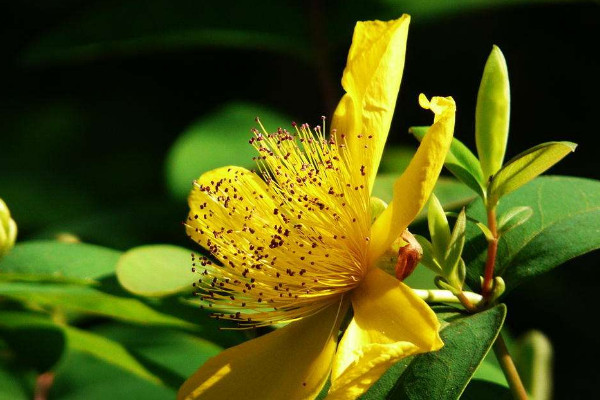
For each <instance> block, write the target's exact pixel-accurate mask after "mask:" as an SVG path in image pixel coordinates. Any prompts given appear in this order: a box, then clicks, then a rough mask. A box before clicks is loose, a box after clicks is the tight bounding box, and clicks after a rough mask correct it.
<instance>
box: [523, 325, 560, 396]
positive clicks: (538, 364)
mask: <svg viewBox="0 0 600 400" xmlns="http://www.w3.org/2000/svg"><path fill="white" fill-rule="evenodd" d="M516 347H517V349H516V350H517V351H516V352H515V354H514V359H515V364H516V365H517V369H518V371H519V375H520V376H521V379H522V380H523V385H524V386H525V389H527V392H528V393H529V394H530V395H531V399H532V400H550V399H551V398H552V363H553V351H552V343H550V340H549V339H548V338H547V337H546V335H544V334H543V333H542V332H540V331H529V332H527V333H526V334H525V335H523V336H522V337H520V338H519V339H518V341H517V346H516Z"/></svg>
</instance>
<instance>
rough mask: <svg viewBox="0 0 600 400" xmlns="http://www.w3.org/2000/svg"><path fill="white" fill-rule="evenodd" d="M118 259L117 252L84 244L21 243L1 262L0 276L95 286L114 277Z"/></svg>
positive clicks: (50, 241)
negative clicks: (15, 276)
mask: <svg viewBox="0 0 600 400" xmlns="http://www.w3.org/2000/svg"><path fill="white" fill-rule="evenodd" d="M119 255H120V252H118V251H115V250H111V249H108V248H105V247H100V246H95V245H91V244H86V243H62V242H58V241H56V240H43V241H42V240H40V241H31V242H22V243H18V244H17V245H16V246H15V247H14V248H13V250H12V251H11V252H10V253H9V254H8V255H7V256H6V257H4V258H3V259H2V261H0V274H3V273H6V274H11V273H12V274H28V275H32V276H35V275H39V276H40V278H42V277H44V276H48V277H49V278H52V277H53V278H55V280H57V281H58V280H60V278H65V281H68V280H69V278H74V279H78V280H82V281H89V282H94V281H95V280H98V279H101V278H103V277H106V276H108V275H111V274H113V273H114V271H115V266H116V264H117V260H118V259H119ZM40 280H41V279H40Z"/></svg>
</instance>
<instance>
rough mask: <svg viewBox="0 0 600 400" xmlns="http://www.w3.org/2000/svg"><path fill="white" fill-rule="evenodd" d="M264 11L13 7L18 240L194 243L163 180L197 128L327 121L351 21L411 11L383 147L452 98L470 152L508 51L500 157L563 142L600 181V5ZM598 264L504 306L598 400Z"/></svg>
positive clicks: (2, 134)
mask: <svg viewBox="0 0 600 400" xmlns="http://www.w3.org/2000/svg"><path fill="white" fill-rule="evenodd" d="M255 3H256V2H248V1H240V2H237V3H236V2H220V3H214V4H212V2H211V4H209V3H208V2H205V3H204V2H189V3H188V2H181V1H179V2H167V1H158V0H150V1H146V2H143V1H129V2H106V1H79V0H69V1H43V2H37V1H30V0H28V1H22V2H13V3H10V4H4V5H3V7H2V8H3V12H2V13H1V14H2V16H0V32H1V34H0V44H1V46H2V47H1V50H0V51H1V52H2V66H3V68H2V69H3V72H2V73H1V74H0V197H2V198H3V199H4V200H5V201H6V202H7V203H8V205H9V207H10V208H11V210H12V212H13V214H14V219H15V220H16V221H17V223H18V225H19V229H20V235H19V240H27V239H32V238H41V237H50V236H52V235H54V234H56V233H57V232H71V233H74V234H77V235H79V236H80V237H81V238H82V240H84V241H89V242H92V243H98V244H102V245H106V246H110V247H115V248H120V249H126V248H129V247H132V246H135V245H138V244H142V243H159V242H162V243H164V242H166V243H176V244H182V245H188V246H189V245H190V244H189V243H188V242H187V240H186V238H185V235H184V233H183V230H182V228H181V225H180V221H181V220H182V219H183V218H184V216H185V214H186V206H185V203H184V201H182V199H181V198H178V197H177V196H174V195H172V194H170V193H169V190H168V186H167V185H166V183H165V172H164V171H165V157H166V155H167V153H168V151H169V149H170V146H171V145H172V144H173V143H174V142H175V140H176V139H177V137H178V136H179V135H180V134H181V133H182V132H184V130H185V129H186V127H188V126H189V125H190V124H191V123H192V122H194V121H195V120H197V119H198V118H202V117H203V116H207V115H210V114H211V113H212V112H213V111H214V110H215V109H217V108H218V107H219V106H220V105H222V104H225V103H227V102H229V101H234V100H235V101H246V102H253V103H258V104H262V105H263V106H266V107H268V108H272V109H274V110H276V111H279V112H281V113H283V114H285V115H289V116H290V117H291V118H293V119H294V120H298V121H307V122H310V123H318V122H319V120H320V116H321V115H327V116H330V115H331V112H332V108H333V106H334V105H335V103H336V102H337V100H338V99H339V98H340V97H341V95H342V91H341V86H340V84H339V79H340V78H341V72H342V70H343V67H344V65H345V57H346V54H347V50H348V47H349V45H350V40H351V33H352V29H353V25H354V22H355V21H356V20H365V19H373V18H377V19H391V18H395V17H398V16H399V15H401V13H402V12H407V13H410V14H411V15H412V22H411V28H410V33H409V41H408V49H407V57H406V67H405V72H404V78H403V83H402V87H401V90H400V96H399V101H398V106H397V111H396V114H395V119H394V123H393V126H392V130H391V133H390V136H389V142H390V143H393V144H397V145H407V146H414V145H415V143H414V140H413V139H412V137H410V136H409V135H408V134H406V132H407V129H408V127H409V126H412V125H422V124H427V123H430V119H431V118H430V114H429V112H428V111H424V110H421V109H420V108H419V107H418V104H417V97H418V94H419V93H420V92H424V93H426V94H427V95H429V96H431V95H452V96H453V97H454V99H455V100H456V102H457V105H458V114H457V127H456V132H455V135H456V137H458V138H459V139H461V140H462V141H463V142H465V143H466V144H467V145H469V147H471V148H472V149H474V148H475V147H474V141H473V126H474V123H473V116H474V108H475V99H476V95H477V89H478V84H479V80H480V78H481V72H482V70H483V66H484V63H485V60H486V58H487V55H488V54H489V51H490V50H491V46H492V44H497V45H498V46H500V48H501V49H502V51H503V52H504V55H505V57H506V59H507V63H508V68H509V74H510V80H511V91H512V110H511V111H512V114H511V131H510V138H509V146H508V151H507V157H508V158H510V157H512V156H513V155H515V154H517V153H519V152H520V151H523V150H525V149H526V148H528V147H531V146H533V145H535V144H538V143H541V142H545V141H550V140H569V141H573V142H576V143H578V144H579V147H578V149H577V151H576V153H575V154H573V155H570V156H568V157H567V158H566V159H565V160H564V161H563V162H561V163H560V164H559V165H558V166H556V167H555V168H553V169H552V171H551V173H553V174H564V175H577V176H581V177H587V178H593V179H599V178H600V172H598V171H599V170H600V157H599V155H598V150H597V149H598V147H597V144H598V140H597V135H598V134H599V132H598V122H597V119H598V115H597V114H598V101H597V98H598V94H599V93H600V90H599V89H600V88H599V85H598V82H599V80H598V78H597V74H598V70H599V66H600V65H599V63H598V61H597V57H596V53H597V51H598V44H597V40H598V31H599V28H600V26H599V21H600V12H599V11H600V7H599V6H598V3H585V2H572V3H568V4H567V3H558V2H542V1H539V2H532V3H526V2H519V1H503V2H497V3H495V4H496V6H494V7H490V6H489V5H487V3H486V2H483V1H482V2H477V1H473V2H468V3H467V2H441V1H440V2H425V3H424V4H420V3H421V2H418V1H407V2H405V3H402V2H396V3H394V2H392V1H387V2H386V1H374V2H364V3H361V2H352V3H349V2H344V1H330V2H318V1H307V2H301V1H287V2H273V3H272V4H270V3H268V2H266V3H260V4H255ZM253 124H254V122H253V121H252V120H249V121H248V122H247V126H243V127H240V129H245V130H248V129H249V128H250V127H251V126H253ZM209 134H210V133H207V135H209ZM215 151H219V152H227V151H228V138H227V137H222V146H221V147H220V148H217V149H213V148H211V149H206V150H205V151H204V152H201V153H199V154H198V157H199V158H203V157H210V156H211V153H212V152H215ZM198 172H199V173H200V172H202V171H198ZM565 195H568V194H565ZM597 257H598V253H597V252H596V253H595V254H590V255H587V256H584V257H581V258H579V259H575V260H573V261H572V262H570V263H569V264H567V265H564V266H562V267H561V268H559V269H557V270H555V271H553V272H552V273H550V274H548V275H546V276H544V277H542V278H541V279H538V280H536V281H535V282H531V283H529V284H526V285H524V286H522V287H520V288H519V289H518V290H516V291H515V292H514V293H513V294H512V295H511V298H510V300H509V301H508V305H509V317H508V326H509V328H510V329H511V331H512V332H513V333H514V334H515V335H518V334H519V333H521V332H523V331H526V330H528V329H531V328H537V329H540V330H542V331H543V332H545V333H546V334H547V335H548V336H549V338H550V339H551V340H552V342H553V344H554V349H555V357H556V362H555V387H556V398H589V397H591V396H592V394H595V393H596V384H597V381H598V379H599V378H600V372H599V370H598V368H596V367H595V365H596V363H597V357H598V354H599V352H598V347H599V345H600V339H598V336H599V335H598V333H597V330H596V329H595V328H594V322H595V319H596V314H595V312H594V311H592V310H593V303H594V302H595V299H596V296H597V294H596V293H597V288H596V282H595V279H593V277H594V276H595V273H597V268H598V267H599V265H598V264H599V263H598V261H597V260H598V258H597Z"/></svg>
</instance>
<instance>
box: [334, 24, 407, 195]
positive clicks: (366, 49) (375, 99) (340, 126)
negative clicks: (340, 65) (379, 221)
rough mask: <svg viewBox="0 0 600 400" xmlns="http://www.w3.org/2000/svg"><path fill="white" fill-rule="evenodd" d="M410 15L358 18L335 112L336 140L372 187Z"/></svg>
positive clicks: (393, 101) (397, 83)
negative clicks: (345, 149) (384, 18)
mask: <svg viewBox="0 0 600 400" xmlns="http://www.w3.org/2000/svg"><path fill="white" fill-rule="evenodd" d="M409 22H410V17H409V16H408V15H403V16H402V17H401V18H399V19H397V20H394V21H386V22H384V21H365V22H358V23H357V24H356V27H355V29H354V36H353V38H352V46H351V47H350V51H349V53H348V61H347V64H346V68H345V69H344V75H343V77H342V86H343V88H344V90H345V91H346V94H345V95H344V97H343V98H342V100H341V101H340V103H339V105H338V107H337V109H336V110H335V113H334V116H333V121H332V128H333V129H335V136H336V140H337V142H338V143H344V142H345V143H346V144H347V146H348V147H349V148H350V150H351V151H350V156H351V162H352V164H353V166H354V167H355V173H356V174H357V175H359V176H366V181H367V183H368V187H369V190H371V189H372V187H373V182H374V180H375V175H376V174H377V169H378V167H379V162H380V161H381V155H382V153H383V147H384V145H385V141H386V139H387V136H388V132H389V129H390V124H391V122H392V117H393V115H394V109H395V107H396V98H397V97H398V91H399V89H400V81H401V80H402V72H403V70H404V55H405V52H406V38H407V35H408V25H409Z"/></svg>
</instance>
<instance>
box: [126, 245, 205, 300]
mask: <svg viewBox="0 0 600 400" xmlns="http://www.w3.org/2000/svg"><path fill="white" fill-rule="evenodd" d="M190 254H191V253H190V251H189V250H187V249H184V248H182V247H177V246H170V245H150V246H141V247H136V248H133V249H131V250H129V251H126V252H125V253H123V255H122V256H121V258H120V259H119V262H118V263H117V278H118V279H119V283H120V284H121V285H122V286H123V287H124V288H125V289H127V290H128V291H130V292H132V293H135V294H138V295H141V296H155V297H161V296H167V295H170V294H174V293H178V292H183V291H187V292H190V291H191V289H192V283H193V282H195V281H197V280H198V275H197V274H195V273H193V272H192V271H191V268H192V258H191V255H190Z"/></svg>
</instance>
